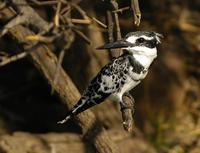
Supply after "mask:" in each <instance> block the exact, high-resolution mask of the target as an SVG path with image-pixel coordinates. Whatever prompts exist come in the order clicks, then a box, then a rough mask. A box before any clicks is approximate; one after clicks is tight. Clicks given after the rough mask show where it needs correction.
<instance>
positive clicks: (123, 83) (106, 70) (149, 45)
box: [58, 31, 162, 123]
mask: <svg viewBox="0 0 200 153" xmlns="http://www.w3.org/2000/svg"><path fill="white" fill-rule="evenodd" d="M160 37H162V35H161V34H158V33H156V32H145V31H136V32H131V33H128V34H127V35H126V37H125V38H124V39H123V40H120V41H116V42H114V43H108V44H105V45H104V46H102V47H99V49H113V48H123V49H124V50H125V51H124V53H123V55H121V56H120V57H118V58H116V59H113V60H112V61H111V62H110V63H108V64H107V65H106V66H104V67H103V68H102V69H101V71H100V72H99V73H98V74H97V76H96V77H95V78H94V79H93V80H92V81H91V82H90V84H89V86H88V87H87V88H86V90H85V91H84V93H83V94H82V97H81V98H80V100H79V101H78V103H77V104H76V105H75V106H74V107H73V109H72V110H71V111H69V113H68V114H67V117H66V118H65V119H64V120H62V121H59V122H58V123H64V122H66V121H67V120H68V119H70V118H71V117H73V116H75V115H77V114H79V113H81V112H83V111H85V110H86V109H88V108H90V107H92V106H94V105H97V104H100V103H101V102H103V101H104V100H105V99H106V98H108V97H111V98H112V99H114V100H115V101H118V102H120V103H123V101H122V96H123V94H124V93H127V92H129V91H130V90H131V89H133V88H134V87H135V86H136V85H138V84H139V83H140V82H141V80H142V79H144V78H145V77H146V75H147V73H148V69H149V66H150V65H151V63H152V62H153V60H154V59H155V58H156V57H157V49H156V46H157V44H158V43H160Z"/></svg>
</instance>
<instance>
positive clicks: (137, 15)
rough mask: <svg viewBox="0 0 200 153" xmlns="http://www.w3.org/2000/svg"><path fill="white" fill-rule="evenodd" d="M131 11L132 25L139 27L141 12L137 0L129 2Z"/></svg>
mask: <svg viewBox="0 0 200 153" xmlns="http://www.w3.org/2000/svg"><path fill="white" fill-rule="evenodd" d="M131 9H132V11H133V16H134V24H135V25H137V26H139V25H140V20H141V12H140V7H139V2H138V0H131Z"/></svg>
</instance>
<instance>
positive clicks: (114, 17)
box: [106, 0, 134, 132]
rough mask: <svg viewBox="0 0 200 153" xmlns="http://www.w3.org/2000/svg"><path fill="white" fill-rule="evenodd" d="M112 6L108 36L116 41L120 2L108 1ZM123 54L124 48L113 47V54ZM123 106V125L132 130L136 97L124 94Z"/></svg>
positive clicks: (129, 130) (108, 18)
mask: <svg viewBox="0 0 200 153" xmlns="http://www.w3.org/2000/svg"><path fill="white" fill-rule="evenodd" d="M106 2H107V3H108V4H107V6H110V7H109V8H108V9H109V10H107V24H108V38H109V42H113V41H114V35H115V34H116V37H117V38H116V39H117V40H120V39H121V30H120V25H119V19H118V14H117V12H116V10H118V3H117V2H116V1H114V0H110V1H109V2H108V1H106ZM114 25H115V27H114ZM121 54H122V49H112V50H111V56H112V57H118V56H120V55H121ZM122 100H123V104H124V105H123V106H122V105H120V107H121V113H122V119H123V127H124V129H125V130H126V131H128V132H131V131H132V129H133V116H132V115H133V114H132V113H133V104H134V99H131V98H130V96H127V95H123V97H122Z"/></svg>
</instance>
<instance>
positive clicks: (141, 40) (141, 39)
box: [136, 38, 145, 43]
mask: <svg viewBox="0 0 200 153" xmlns="http://www.w3.org/2000/svg"><path fill="white" fill-rule="evenodd" d="M136 41H137V42H138V43H143V42H144V41H145V39H144V38H138V39H137V40H136Z"/></svg>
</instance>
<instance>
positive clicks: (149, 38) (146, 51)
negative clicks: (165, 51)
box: [98, 31, 163, 56]
mask: <svg viewBox="0 0 200 153" xmlns="http://www.w3.org/2000/svg"><path fill="white" fill-rule="evenodd" d="M162 37H163V36H162V35H161V34H159V33H156V32H147V31H136V32H130V33H128V34H127V35H126V36H125V38H124V39H122V40H119V41H115V42H113V43H108V44H105V45H103V46H101V47H99V48H98V49H114V48H122V49H125V50H127V51H128V52H129V53H131V54H142V55H147V56H151V55H152V56H153V55H155V52H157V49H156V46H157V45H158V44H159V43H161V40H160V39H161V38H162Z"/></svg>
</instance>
